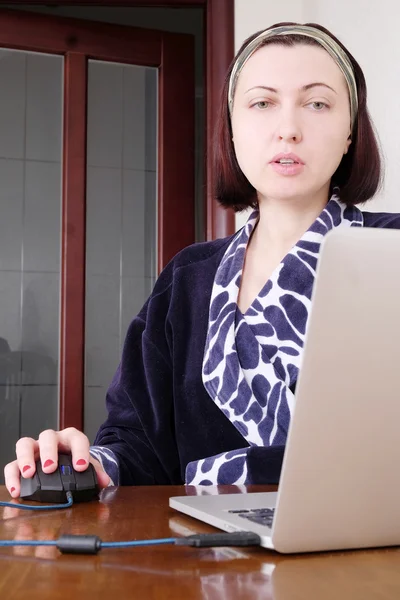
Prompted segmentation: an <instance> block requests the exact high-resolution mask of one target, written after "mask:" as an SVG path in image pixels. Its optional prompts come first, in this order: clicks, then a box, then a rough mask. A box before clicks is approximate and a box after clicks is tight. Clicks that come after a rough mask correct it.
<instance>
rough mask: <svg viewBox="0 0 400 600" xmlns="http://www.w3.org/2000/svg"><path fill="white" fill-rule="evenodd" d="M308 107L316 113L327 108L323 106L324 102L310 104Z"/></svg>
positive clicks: (325, 105)
mask: <svg viewBox="0 0 400 600" xmlns="http://www.w3.org/2000/svg"><path fill="white" fill-rule="evenodd" d="M309 106H312V107H313V108H314V110H316V111H321V110H322V109H323V108H328V105H327V104H325V102H311V104H310V105H309Z"/></svg>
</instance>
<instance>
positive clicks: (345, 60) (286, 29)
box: [228, 25, 358, 130]
mask: <svg viewBox="0 0 400 600" xmlns="http://www.w3.org/2000/svg"><path fill="white" fill-rule="evenodd" d="M279 35H303V36H306V37H310V38H313V39H314V40H316V41H317V42H318V43H319V44H320V45H321V46H322V47H323V48H324V49H325V50H326V51H327V52H328V53H329V54H330V55H331V57H332V58H333V60H334V61H335V62H336V64H337V65H338V67H339V68H340V70H341V71H342V73H343V75H344V77H345V79H346V83H347V87H348V88H349V96H350V118H351V129H352V130H353V127H354V123H355V121H356V117H357V111H358V98H357V85H356V79H355V76H354V71H353V66H352V64H351V62H350V59H349V57H348V56H347V54H346V52H345V51H344V50H343V48H341V47H340V46H339V44H338V43H337V42H335V40H334V39H332V38H331V37H330V36H329V35H328V34H327V33H325V32H324V31H321V30H320V29H317V28H316V27H310V26H309V25H281V26H279V27H274V28H273V29H267V30H266V31H263V32H262V33H260V34H259V35H258V36H257V37H256V38H254V40H252V41H251V42H250V43H249V44H248V45H247V46H246V48H245V49H244V50H243V51H242V52H241V54H239V56H238V57H237V59H236V62H235V64H234V66H233V69H232V73H231V76H230V80H229V89H228V106H229V113H230V116H232V110H233V98H234V95H235V89H236V84H237V80H238V77H239V75H240V73H241V71H242V69H243V67H244V65H245V64H246V62H247V61H248V59H249V58H250V56H251V55H252V54H254V52H255V51H256V50H258V48H259V47H260V46H262V44H263V42H264V41H265V40H267V39H269V38H271V37H275V36H279Z"/></svg>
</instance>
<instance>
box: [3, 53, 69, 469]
mask: <svg viewBox="0 0 400 600" xmlns="http://www.w3.org/2000/svg"><path fill="white" fill-rule="evenodd" d="M62 80H63V62H62V58H61V57H58V56H47V55H39V54H28V53H25V52H17V51H11V50H1V51H0V87H1V94H0V299H1V301H0V337H1V338H3V339H5V340H7V343H8V346H9V349H10V351H11V353H8V352H6V353H2V354H1V355H0V374H1V381H0V463H1V464H0V467H2V466H3V464H4V463H5V462H7V460H8V459H10V458H11V457H12V456H13V454H14V445H15V441H16V439H17V438H18V437H19V436H20V435H29V436H33V437H36V436H37V435H38V433H39V432H40V431H41V430H42V429H45V428H47V427H56V426H57V416H58V346H59V286H60V275H59V274H60V206H61V135H62ZM15 364H17V365H18V366H19V368H20V369H22V372H23V373H24V375H23V377H22V379H21V376H19V377H17V378H14V380H13V381H14V382H15V386H14V388H13V389H10V388H9V387H8V388H7V387H6V385H5V384H6V382H7V381H8V382H9V381H10V378H9V373H10V369H12V365H15ZM21 383H22V384H24V383H25V384H26V385H24V386H22V387H21Z"/></svg>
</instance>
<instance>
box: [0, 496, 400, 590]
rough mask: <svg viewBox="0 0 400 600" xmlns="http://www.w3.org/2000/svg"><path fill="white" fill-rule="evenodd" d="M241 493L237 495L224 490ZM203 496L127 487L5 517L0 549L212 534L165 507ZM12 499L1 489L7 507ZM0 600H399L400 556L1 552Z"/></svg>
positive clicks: (153, 549) (0, 514) (0, 512)
mask: <svg viewBox="0 0 400 600" xmlns="http://www.w3.org/2000/svg"><path fill="white" fill-rule="evenodd" d="M248 489H249V490H251V491H271V490H272V489H274V488H271V487H266V486H262V487H261V486H257V487H256V486H253V487H252V488H248ZM234 491H235V492H239V490H238V488H234V487H229V486H226V487H224V488H221V489H220V492H221V493H227V492H230V493H232V492H234ZM196 493H197V489H196V488H194V487H186V488H185V487H183V486H182V487H125V488H124V487H122V488H115V489H114V488H109V489H107V490H105V493H103V495H102V497H101V501H100V502H90V503H87V504H76V505H75V506H73V507H72V508H70V509H67V510H60V511H54V512H47V511H46V512H43V513H30V512H26V511H18V510H16V509H12V508H0V539H43V540H48V539H57V538H58V537H59V536H60V535H62V534H64V533H73V534H97V535H99V536H100V537H101V539H102V540H103V541H119V540H133V539H150V538H162V537H178V536H182V535H190V534H192V533H198V532H200V533H206V532H211V531H215V530H214V529H213V528H212V527H209V526H208V525H205V524H203V523H201V522H199V521H196V520H195V519H192V518H190V517H187V516H185V515H182V514H180V513H177V512H176V511H174V510H172V509H170V508H169V507H168V498H169V496H177V495H185V494H196ZM8 499H9V498H8V495H7V492H6V490H5V488H4V487H0V500H8ZM372 518H373V515H372ZM0 598H1V600H20V599H21V600H22V599H23V600H32V599H36V598H38V599H39V598H40V599H41V600H50V599H51V600H58V599H63V600H64V599H67V598H68V599H69V600H72V599H74V600H75V598H96V599H97V598H98V599H102V598H107V600H109V599H110V598H111V600H113V599H115V600H117V599H118V600H119V599H123V598H135V599H140V600H141V599H143V600H152V599H160V600H161V599H162V600H169V599H173V600H179V599H181V598H182V599H183V600H192V599H195V598H196V599H198V598H202V599H207V600H220V599H225V598H226V599H227V600H231V599H236V598H240V599H247V598H249V599H251V600H258V599H260V600H261V599H262V600H268V599H274V600H347V599H348V600H350V599H351V600H370V599H372V598H373V599H375V598H376V599H377V600H378V599H379V600H388V599H390V600H399V599H400V550H398V549H396V548H393V549H383V550H368V551H365V550H360V551H355V552H334V553H325V554H309V555H299V556H283V555H279V554H277V553H274V552H272V551H268V550H265V549H262V548H247V549H240V548H214V549H213V548H211V549H208V548H201V549H196V548H190V547H185V546H173V545H168V546H148V547H137V548H129V549H103V550H101V551H100V552H99V554H97V555H96V556H84V555H79V556H75V555H67V554H64V555H62V554H60V553H59V551H58V550H57V549H56V548H54V547H37V548H32V547H15V548H0Z"/></svg>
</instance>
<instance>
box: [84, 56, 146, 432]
mask: <svg viewBox="0 0 400 600" xmlns="http://www.w3.org/2000/svg"><path fill="white" fill-rule="evenodd" d="M157 78H158V72H157V69H153V68H147V67H139V66H132V65H121V64H116V63H106V62H100V61H89V65H88V113H87V114H88V132H87V194H86V197H87V214H86V351H85V412H84V428H85V433H86V434H87V435H88V436H89V439H90V440H91V441H92V440H93V438H94V436H95V434H96V431H97V429H98V427H99V425H100V424H101V423H102V422H103V420H104V418H105V416H106V410H105V398H106V392H107V388H108V386H109V384H110V382H111V379H112V377H113V374H114V372H115V370H116V368H117V366H118V363H119V360H120V355H121V350H122V344H123V341H124V339H125V335H126V331H127V328H128V326H129V323H130V322H131V320H132V319H133V317H134V316H135V315H136V314H137V313H138V312H139V310H140V309H141V307H142V305H143V304H144V302H145V300H146V298H147V296H148V295H149V293H150V291H151V289H152V287H153V284H154V281H155V276H156V272H157V262H156V256H157V235H156V232H157V173H156V165H157Z"/></svg>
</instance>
